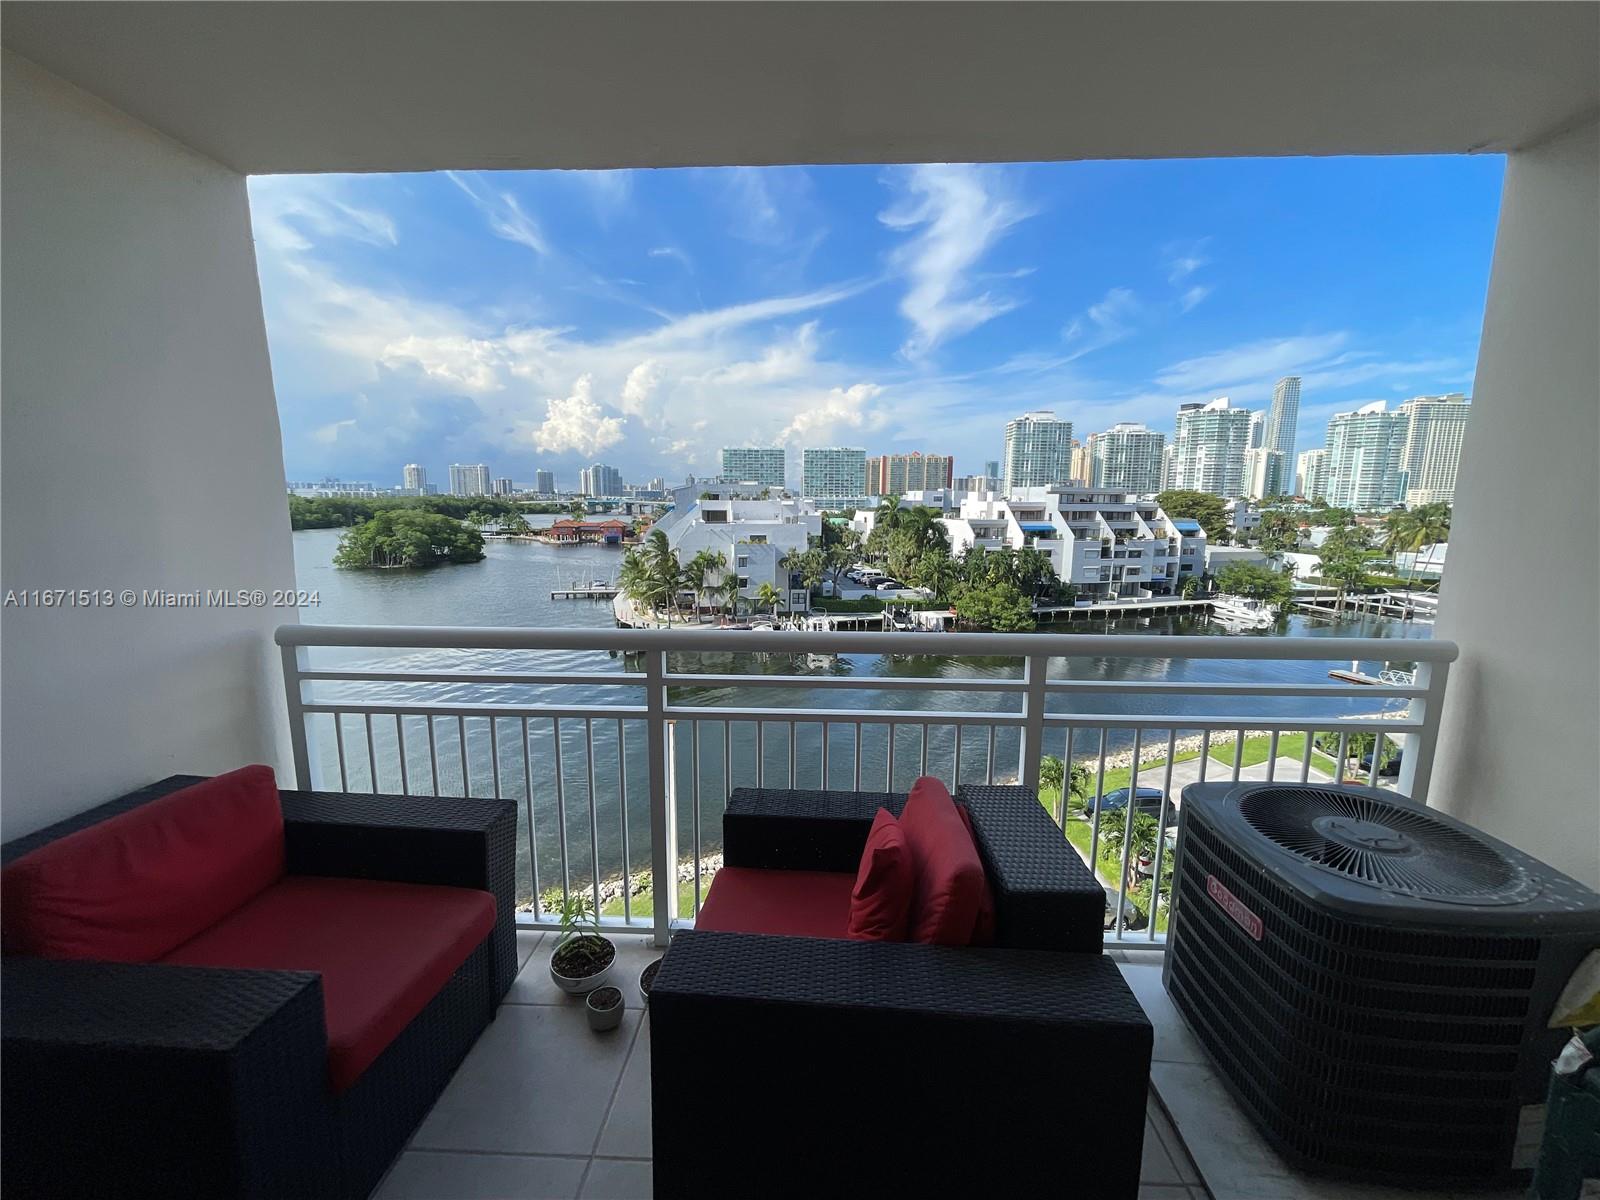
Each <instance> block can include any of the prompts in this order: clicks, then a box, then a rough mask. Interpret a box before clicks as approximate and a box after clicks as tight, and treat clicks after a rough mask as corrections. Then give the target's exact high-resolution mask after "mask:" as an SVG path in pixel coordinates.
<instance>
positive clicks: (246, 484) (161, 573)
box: [0, 53, 294, 838]
mask: <svg viewBox="0 0 1600 1200" xmlns="http://www.w3.org/2000/svg"><path fill="white" fill-rule="evenodd" d="M3 111H4V128H3V137H4V162H3V168H4V180H5V204H4V225H3V238H4V244H5V273H4V287H3V296H0V321H3V322H4V327H5V360H4V374H3V380H0V386H3V394H4V407H3V412H0V443H3V457H0V486H3V503H0V508H3V539H0V577H3V578H0V584H3V588H4V589H5V590H8V591H9V590H11V589H16V590H17V591H19V592H20V591H22V590H24V589H32V588H109V589H112V591H113V592H120V591H121V590H122V589H124V588H132V589H134V590H135V591H143V590H144V589H146V588H159V589H165V590H170V591H189V590H192V589H196V588H198V589H207V588H263V589H267V590H269V591H270V590H271V589H272V588H284V587H293V585H294V564H293V559H292V555H291V546H290V539H289V524H288V515H287V511H286V507H285V503H284V496H283V453H282V447H281V441H280V437H279V431H278V415H277V407H276V404H275V402H274V399H273V391H272V375H271V368H270V366H269V363H268V359H267V342H266V333H265V329H264V326H263V322H262V316H261V298H260V293H259V290H258V288H257V284H256V272H255V255H254V249H253V246H252V243H251V235H250V215H249V208H248V203H247V200H246V196H245V183H244V178H243V177H242V176H240V175H238V174H235V173H234V172H232V171H229V170H226V169H224V168H223V167H221V166H219V165H217V164H216V163H214V162H212V161H210V160H208V159H206V158H203V157H201V156H200V155H198V154H195V153H193V152H191V151H189V150H187V149H185V148H183V147H181V146H179V145H178V144H176V143H175V142H172V141H171V140H169V139H167V138H165V137H163V136H161V135H159V134H157V133H155V132H153V131H152V130H150V129H148V128H146V127H145V126H143V125H140V124H138V123H136V122H134V121H133V120H131V119H129V118H127V117H126V116H124V115H123V114H121V113H118V112H116V111H115V110H113V109H110V108H108V107H106V106H105V105H104V104H102V103H100V102H99V101H97V100H94V99H92V98H90V97H89V96H87V95H86V94H84V93H82V92H80V91H78V90H76V89H74V88H72V87H70V86H68V85H67V84H65V83H63V82H61V81H60V80H58V79H56V78H55V77H54V76H52V75H49V74H48V73H46V72H44V71H41V70H39V69H38V68H36V67H35V66H33V65H32V64H30V63H28V62H26V61H24V60H22V59H19V58H17V57H15V56H14V55H12V54H10V53H7V54H6V55H5V59H4V93H3ZM292 619H293V616H292V614H291V613H287V612H285V611H283V610H274V609H270V608H247V609H218V608H198V609H196V608H183V609H168V610H166V611H153V610H149V609H144V608H126V607H123V606H122V605H121V604H120V603H119V604H118V605H117V607H114V608H109V609H106V608H102V609H93V608H91V609H77V610H74V609H71V608H56V609H35V608H18V607H10V608H6V609H4V610H3V613H0V673H3V687H0V692H3V697H0V739H3V752H0V772H3V773H0V837H5V838H10V837H15V836H18V835H20V834H23V833H26V832H29V831H31V830H33V829H35V828H38V827H39V826H42V825H45V824H48V823H49V822H51V821H53V820H57V819H59V818H61V817H64V816H68V815H70V814H72V813H74V812H77V811H79V810H81V809H84V808H88V807H90V806H92V805H94V804H97V803H99V802H101V801H104V800H107V799H110V798H111V797H113V796H115V795H117V794H118V793H120V792H122V791H125V790H128V789H130V788H133V787H136V786H139V785H142V784H145V783H148V782H150V781H152V780H155V779H158V778H160V777H162V776H165V775H169V774H172V773H174V772H179V771H194V772H212V771H217V770H222V769H226V768H230V767H235V766H239V765H241V764H243V763H247V762H261V761H265V762H269V763H273V764H274V765H276V766H278V767H279V775H280V778H283V779H285V780H287V779H290V778H292V775H291V773H290V771H289V769H288V763H289V756H288V755H287V754H286V753H283V749H284V747H285V745H286V743H285V734H286V725H285V718H284V716H283V703H282V699H281V692H282V688H281V683H280V682H279V679H278V676H277V674H276V672H277V666H276V664H277V661H278V660H277V655H276V651H275V649H274V648H273V647H272V646H271V630H272V628H273V626H274V625H276V624H278V623H279V622H281V621H284V620H292Z"/></svg>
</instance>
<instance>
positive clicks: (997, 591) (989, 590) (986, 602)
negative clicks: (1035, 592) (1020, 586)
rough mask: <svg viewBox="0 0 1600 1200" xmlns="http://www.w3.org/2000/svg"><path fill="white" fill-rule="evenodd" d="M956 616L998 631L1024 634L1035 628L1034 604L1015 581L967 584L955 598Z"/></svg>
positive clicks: (969, 623)
mask: <svg viewBox="0 0 1600 1200" xmlns="http://www.w3.org/2000/svg"><path fill="white" fill-rule="evenodd" d="M955 610H956V618H957V620H959V621H960V622H961V623H962V624H964V625H974V626H977V627H978V628H980V629H993V630H995V631H996V632H999V633H1025V632H1027V631H1029V630H1031V629H1032V628H1033V627H1034V619H1033V603H1032V601H1030V600H1029V599H1028V598H1027V597H1026V596H1024V595H1023V594H1022V593H1021V592H1019V591H1018V590H1017V588H1016V586H1015V585H1014V584H1011V583H1005V582H998V583H988V584H967V585H965V586H964V587H962V588H961V590H960V591H959V592H958V593H957V595H956V600H955Z"/></svg>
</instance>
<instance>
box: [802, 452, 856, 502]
mask: <svg viewBox="0 0 1600 1200" xmlns="http://www.w3.org/2000/svg"><path fill="white" fill-rule="evenodd" d="M801 464H802V472H801V474H802V484H801V494H802V495H804V496H806V497H807V498H808V499H813V500H829V501H838V500H860V499H864V498H865V497H866V496H868V495H870V494H871V493H870V492H869V491H868V490H867V452H866V450H865V449H863V448H861V447H859V446H822V447H811V448H808V449H806V450H804V451H802V453H801Z"/></svg>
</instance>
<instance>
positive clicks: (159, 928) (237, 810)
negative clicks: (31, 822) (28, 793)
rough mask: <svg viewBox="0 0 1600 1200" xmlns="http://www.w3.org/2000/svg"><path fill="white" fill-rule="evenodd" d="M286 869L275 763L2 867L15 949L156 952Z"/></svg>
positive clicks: (9, 945) (135, 955) (110, 954)
mask: <svg viewBox="0 0 1600 1200" xmlns="http://www.w3.org/2000/svg"><path fill="white" fill-rule="evenodd" d="M282 876H283V809H282V807H281V806H280V804H279V802H278V785H277V782H276V780H275V779H274V778H273V775H272V768H271V767H244V768H241V769H240V770H237V771H230V772H229V773H228V774H226V775H218V776H216V777H215V778H214V779H207V780H205V781H204V782H202V783H197V784H194V785H193V786H191V787H186V788H183V789H182V790H181V791H176V792H173V793H172V794H171V795H169V796H162V797H161V798H160V799H159V800H152V801H150V803H148V804H142V805H140V806H139V807H138V808H135V809H132V810H130V811H128V812H125V813H119V814H118V815H117V816H114V817H111V818H110V819H108V820H105V821H101V822H100V823H99V824H98V825H91V826H90V827H89V828H87V829H80V830H78V831H77V832H76V833H69V834H68V835H67V836H66V837H63V838H58V839H57V840H56V841H53V842H51V843H49V844H48V845H45V846H41V847H39V849H37V850H35V851H34V852H33V853H31V854H25V855H23V857H21V858H19V859H17V861H16V862H14V863H12V864H11V865H10V866H9V867H7V868H6V869H5V870H4V871H3V872H0V899H3V902H4V910H3V915H0V928H3V931H4V941H5V948H6V951H7V952H8V953H12V954H31V955H37V956H39V957H42V958H96V959H106V960H109V961H112V962H151V961H153V960H155V959H157V958H160V957H161V956H162V955H163V954H166V953H167V952H169V951H171V950H173V949H174V948H176V947H177V946H178V945H180V944H181V943H183V942H186V941H188V940H189V939H190V938H192V937H194V936H195V934H197V933H199V932H200V931H201V930H203V929H206V928H208V927H210V926H211V925H214V924H215V923H216V922H217V921H219V920H220V919H221V918H223V917H225V916H226V915H228V914H229V913H231V912H233V910H234V909H236V908H238V907H239V906H240V905H242V904H244V903H245V901H247V900H249V899H250V898H251V897H253V896H255V895H256V894H257V893H259V892H261V891H263V890H264V889H266V888H267V887H270V886H271V885H272V884H273V883H276V882H277V881H278V880H279V879H280V878H281V877H282Z"/></svg>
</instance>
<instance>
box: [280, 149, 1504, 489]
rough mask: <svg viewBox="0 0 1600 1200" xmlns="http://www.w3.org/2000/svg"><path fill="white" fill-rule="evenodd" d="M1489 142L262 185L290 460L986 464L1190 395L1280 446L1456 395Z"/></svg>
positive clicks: (1496, 188)
mask: <svg viewBox="0 0 1600 1200" xmlns="http://www.w3.org/2000/svg"><path fill="white" fill-rule="evenodd" d="M1503 161H1504V160H1503V159H1501V158H1499V157H1496V156H1483V157H1472V158H1388V159H1356V158H1344V159H1340V158H1332V159H1277V160H1260V159H1258V160H1233V161H1216V160H1197V161H1165V162H1091V163H1057V164H1021V165H1000V166H961V165H952V166H922V167H806V168H799V167H774V168H718V169H692V170H691V169H684V170H639V171H616V172H572V171H547V172H515V173H512V172H505V173H501V172H471V173H454V172H445V173H436V174H421V175H418V174H412V175H360V176H262V177H256V178H252V179H251V180H250V196H251V208H252V213H253V218H254V223H255V241H256V253H257V257H258V260H259V266H260V277H261V286H262V293H263V300H264V306H265V311H266V317H267V332H268V341H269V344H270V347H271V351H272V362H273V372H274V380H275V384H276V388H277V393H278V403H279V413H280V418H281V422H282V428H283V439H284V460H285V468H286V474H287V475H288V477H290V478H294V479H303V478H319V477H321V476H324V475H337V476H340V477H342V478H345V479H363V480H366V479H370V480H372V481H373V482H375V483H378V484H380V485H391V484H399V483H400V481H401V470H402V468H403V466H404V464H406V463H408V462H415V463H421V464H423V465H424V466H426V467H427V468H428V471H429V475H430V478H433V479H442V478H443V477H444V475H445V472H446V470H447V467H448V465H449V464H450V463H453V462H454V463H461V462H468V463H477V462H484V463H487V464H489V466H490V469H491V471H492V473H493V475H494V476H495V477H497V478H498V477H507V476H509V477H512V478H515V479H517V480H518V481H531V480H533V479H534V473H535V471H536V470H539V469H544V470H550V471H553V472H554V473H555V475H556V476H557V478H558V480H560V481H561V482H562V483H563V485H564V486H569V487H570V486H572V485H573V484H574V483H575V481H576V479H577V472H578V470H579V469H580V468H581V467H584V466H588V465H589V464H591V463H594V462H603V463H606V464H607V465H611V466H615V467H617V468H619V469H620V470H621V472H622V475H623V478H624V479H626V480H628V481H629V482H643V481H645V480H647V479H649V478H650V477H652V476H657V475H663V476H665V477H667V478H668V479H669V480H677V479H681V478H682V477H683V476H684V475H685V474H688V473H693V474H695V475H698V476H707V475H714V474H716V473H717V472H718V470H719V467H720V450H721V448H722V447H723V446H726V445H781V446H784V447H785V448H786V449H787V450H788V451H789V453H788V463H789V474H790V477H791V479H790V481H791V483H798V482H799V480H798V478H797V477H796V473H797V470H798V468H799V465H800V461H801V459H800V453H799V452H800V451H801V450H802V449H804V448H805V447H808V446H840V445H846V446H861V447H864V448H865V449H866V451H867V453H868V454H869V455H875V454H886V453H888V454H895V453H909V452H911V451H922V452H923V453H951V454H954V455H955V457H956V465H955V472H956V474H958V475H965V474H977V473H981V471H982V470H983V466H984V463H985V462H986V460H990V459H996V458H999V457H1001V453H1002V446H1003V443H1004V436H1005V426H1006V423H1007V421H1009V420H1011V419H1012V418H1014V417H1017V416H1019V415H1021V414H1022V413H1024V412H1026V411H1029V410H1033V409H1041V408H1049V409H1053V410H1054V411H1055V412H1056V414H1057V415H1058V416H1059V417H1061V418H1062V419H1064V420H1068V421H1071V422H1072V425H1073V433H1074V436H1075V437H1077V438H1078V439H1080V440H1082V439H1084V438H1086V437H1087V435H1088V434H1090V433H1095V432H1099V431H1102V430H1106V429H1109V428H1110V427H1111V426H1112V425H1114V424H1116V423H1117V422H1119V421H1139V422H1143V423H1145V424H1147V425H1148V426H1149V427H1150V428H1151V429H1154V430H1157V431H1160V432H1163V433H1166V434H1167V435H1169V436H1170V435H1171V433H1172V431H1173V421H1174V415H1175V413H1176V410H1177V407H1178V405H1179V404H1181V403H1185V402H1192V401H1208V400H1211V399H1213V398H1214V397H1217V396H1228V397H1229V398H1230V399H1231V401H1232V403H1233V404H1234V405H1235V406H1237V407H1245V408H1250V409H1255V410H1265V409H1267V408H1268V406H1269V405H1270V403H1271V399H1272V388H1273V384H1274V383H1275V382H1276V380H1277V379H1278V378H1280V377H1281V376H1284V375H1298V376H1300V377H1301V379H1302V381H1303V383H1302V392H1301V399H1300V409H1299V418H1298V422H1297V437H1296V445H1295V448H1296V450H1297V451H1299V450H1306V449H1311V448H1316V447H1321V446H1322V445H1323V439H1324V436H1325V434H1326V430H1327V424H1328V418H1329V417H1330V416H1331V415H1332V414H1333V413H1335V412H1343V411H1349V410H1352V409H1354V408H1358V407H1360V406H1362V405H1364V404H1367V403H1370V402H1372V401H1374V400H1386V401H1388V402H1389V403H1390V405H1391V407H1392V406H1394V405H1396V404H1398V403H1399V402H1400V401H1403V400H1405V399H1408V398H1409V397H1411V396H1415V395H1422V394H1436V393H1444V392H1455V391H1462V392H1467V393H1468V394H1470V393H1471V392H1472V390H1473V388H1472V382H1473V380H1472V375H1473V367H1474V363H1475V361H1476V357H1477V342H1478V335H1479V328H1480V325H1481V322H1482V316H1483V302H1484V294H1485V291H1486V288H1487V283H1488V273H1489V261H1490V254H1491V250H1492V246H1493V239H1494V227H1495V219H1496V215H1497V211H1498V207H1499V195H1500V182H1501V175H1502V171H1503Z"/></svg>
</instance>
